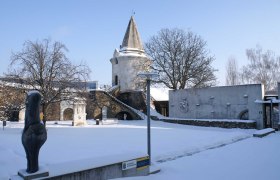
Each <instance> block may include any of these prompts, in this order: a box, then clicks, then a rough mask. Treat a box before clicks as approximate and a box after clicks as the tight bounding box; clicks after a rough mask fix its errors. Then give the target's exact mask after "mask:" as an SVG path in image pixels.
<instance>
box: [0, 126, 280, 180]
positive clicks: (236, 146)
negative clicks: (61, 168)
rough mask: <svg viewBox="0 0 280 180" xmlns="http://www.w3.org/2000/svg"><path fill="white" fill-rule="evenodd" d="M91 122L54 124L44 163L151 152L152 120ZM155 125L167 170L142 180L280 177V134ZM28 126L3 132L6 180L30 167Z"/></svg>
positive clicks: (158, 155)
mask: <svg viewBox="0 0 280 180" xmlns="http://www.w3.org/2000/svg"><path fill="white" fill-rule="evenodd" d="M88 123H89V125H88V126H85V127H72V126H70V125H71V122H59V121H58V125H56V124H54V122H48V124H47V129H48V140H47V142H46V143H45V144H44V145H43V147H42V149H41V151H40V165H43V166H46V167H51V166H52V165H56V164H59V163H65V164H67V162H68V163H69V165H70V164H71V162H74V161H76V160H82V159H88V158H95V157H96V158H97V157H99V158H98V159H102V158H100V157H106V156H112V155H117V154H121V153H133V152H146V151H147V147H146V139H147V136H146V121H119V123H118V124H112V125H100V126H97V125H95V122H93V121H88ZM151 125H152V161H153V164H155V165H157V166H159V167H160V168H161V172H160V173H158V174H155V175H151V176H148V177H139V178H136V179H171V178H172V179H174V180H175V179H254V180H255V179H270V180H273V179H275V180H276V179H280V176H277V175H278V174H279V173H278V169H279V167H280V153H278V151H279V150H280V134H279V133H278V132H276V133H274V134H272V135H269V136H267V137H264V138H253V137H252V134H253V133H254V132H255V130H241V129H222V128H207V127H194V126H185V125H178V124H169V123H162V122H155V121H152V124H151ZM0 127H2V124H1V123H0ZM22 128H23V123H10V122H8V125H7V127H6V128H5V130H4V131H3V130H0V164H1V168H0V179H1V180H2V179H9V177H10V176H12V175H15V174H17V171H18V170H19V169H23V168H26V159H25V153H24V150H23V147H22V145H21V131H22ZM225 145H226V146H225ZM277 153H278V154H277ZM128 179H130V178H128ZM133 179H134V178H133Z"/></svg>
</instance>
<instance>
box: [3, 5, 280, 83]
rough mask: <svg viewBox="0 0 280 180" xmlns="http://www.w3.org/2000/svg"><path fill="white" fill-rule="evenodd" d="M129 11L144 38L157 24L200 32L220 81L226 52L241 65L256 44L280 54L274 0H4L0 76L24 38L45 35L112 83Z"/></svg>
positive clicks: (101, 80) (279, 27) (277, 9)
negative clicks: (113, 65) (114, 60)
mask: <svg viewBox="0 0 280 180" xmlns="http://www.w3.org/2000/svg"><path fill="white" fill-rule="evenodd" d="M133 12H135V21H136V23H137V26H138V31H139V33H140V36H141V38H142V41H143V42H146V41H148V39H149V38H150V37H151V36H153V35H155V34H156V33H157V32H158V31H159V30H160V29H162V28H181V29H184V30H186V31H187V30H191V31H193V32H195V33H197V34H199V35H200V36H201V37H202V38H203V39H204V40H206V41H207V48H208V49H209V50H210V52H211V54H212V55H214V56H215V58H216V60H215V61H214V63H213V66H214V67H215V68H216V69H218V70H219V71H218V72H217V73H216V75H217V77H218V80H219V82H220V83H219V85H224V84H225V66H226V62H227V59H228V58H229V57H230V56H234V57H235V58H236V59H237V60H238V64H239V66H240V67H241V66H242V65H245V64H247V58H246V54H245V50H246V49H248V48H254V47H256V44H259V45H261V46H262V47H263V48H264V49H270V50H272V51H274V52H275V53H276V55H279V56H280V45H279V44H280V23H279V19H280V1H279V0H265V1H264V0H231V1H230V0H224V1H222V0H211V1H210V0H209V1H208V0H193V1H189V0H137V1H136V0H135V1H131V0H119V1H114V0H111V1H109V0H100V1H97V0H96V1H94V0H91V1H90V0H75V1H74V0H45V1H43V0H25V1H22V0H9V1H2V2H1V5H0V27H1V29H0V62H1V66H0V74H2V73H3V72H6V71H7V68H8V65H9V61H10V56H11V52H17V51H20V50H21V49H22V45H23V43H24V41H26V40H32V41H35V40H42V39H44V38H50V39H52V40H53V41H61V42H63V43H64V44H65V45H66V46H67V48H68V49H69V52H68V53H67V56H68V58H69V59H70V60H71V61H72V62H73V63H79V62H81V61H83V62H84V63H86V64H87V65H89V67H90V68H91V70H92V74H91V80H97V81H99V83H100V84H111V64H110V58H111V57H112V55H113V52H114V49H115V48H118V47H119V45H120V44H121V42H122V39H123V36H124V33H125V30H126V27H127V24H128V21H129V19H130V16H131V15H132V14H133Z"/></svg>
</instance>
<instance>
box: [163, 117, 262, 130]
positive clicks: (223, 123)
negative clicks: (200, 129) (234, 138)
mask: <svg viewBox="0 0 280 180" xmlns="http://www.w3.org/2000/svg"><path fill="white" fill-rule="evenodd" d="M160 121H163V122H168V123H175V124H183V125H191V126H204V127H220V128H240V129H256V127H257V123H256V121H254V120H230V119H225V120H220V119H180V118H166V119H160Z"/></svg>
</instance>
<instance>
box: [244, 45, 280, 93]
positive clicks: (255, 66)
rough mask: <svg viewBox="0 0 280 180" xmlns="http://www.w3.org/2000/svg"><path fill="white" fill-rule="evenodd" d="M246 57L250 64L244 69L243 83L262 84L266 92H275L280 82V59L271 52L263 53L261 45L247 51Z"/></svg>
mask: <svg viewBox="0 0 280 180" xmlns="http://www.w3.org/2000/svg"><path fill="white" fill-rule="evenodd" d="M246 55H247V58H248V60H249V64H248V65H246V66H243V68H242V74H241V80H242V83H244V84H245V83H247V84H251V83H262V84H264V86H265V90H275V89H276V87H277V82H278V81H279V80H280V57H279V56H275V54H274V52H272V51H271V50H267V51H263V49H262V47H261V46H259V45H257V46H256V48H255V49H247V50H246Z"/></svg>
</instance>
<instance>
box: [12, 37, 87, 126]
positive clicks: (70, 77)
mask: <svg viewBox="0 0 280 180" xmlns="http://www.w3.org/2000/svg"><path fill="white" fill-rule="evenodd" d="M23 46H24V48H23V50H22V51H21V52H17V53H13V54H12V56H11V70H10V72H9V74H8V75H9V76H10V77H13V78H16V79H19V80H21V81H22V82H24V84H25V85H26V86H27V88H29V89H34V90H38V91H39V92H40V93H41V94H42V97H43V98H42V102H41V105H42V111H43V114H44V117H43V121H44V123H46V119H47V117H46V116H47V114H46V112H47V109H48V107H49V106H50V105H51V104H52V103H56V102H61V101H62V100H74V97H73V92H76V93H75V96H76V95H77V93H78V92H80V91H79V90H83V89H85V83H83V82H84V81H85V80H86V79H87V78H88V75H89V72H90V70H89V68H88V67H87V66H85V65H82V64H80V65H73V64H72V63H71V62H70V61H69V59H68V58H67V57H66V52H67V51H68V50H67V48H66V46H65V45H64V44H62V43H60V42H54V43H51V41H50V40H48V39H45V40H43V41H36V42H32V41H26V42H25V43H24V45H23Z"/></svg>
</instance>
